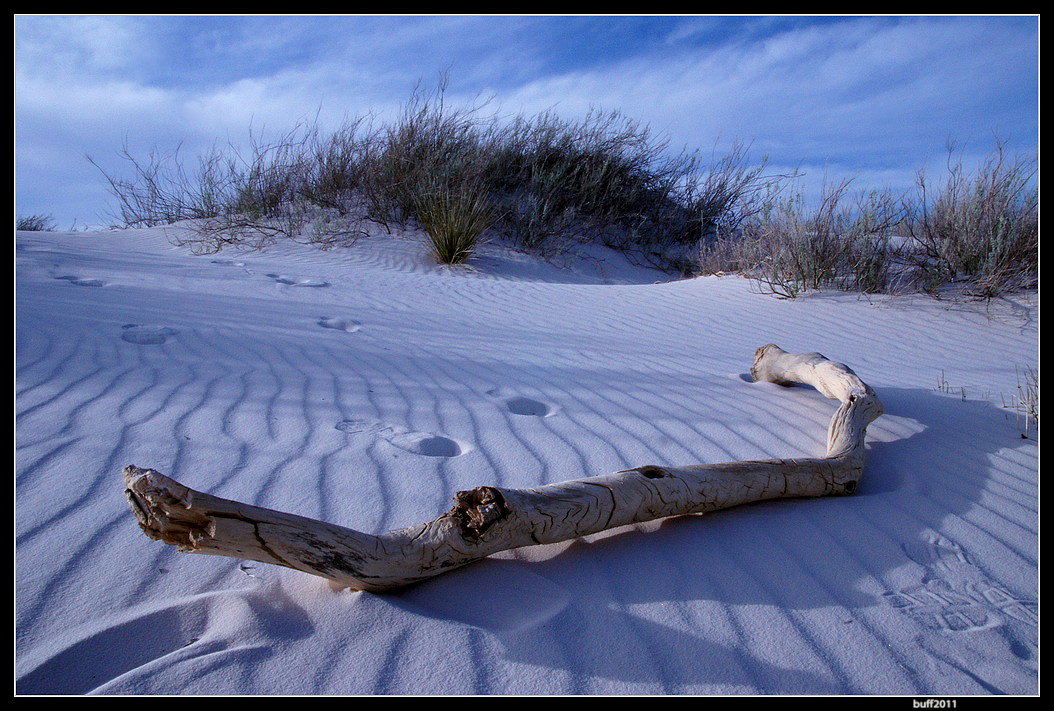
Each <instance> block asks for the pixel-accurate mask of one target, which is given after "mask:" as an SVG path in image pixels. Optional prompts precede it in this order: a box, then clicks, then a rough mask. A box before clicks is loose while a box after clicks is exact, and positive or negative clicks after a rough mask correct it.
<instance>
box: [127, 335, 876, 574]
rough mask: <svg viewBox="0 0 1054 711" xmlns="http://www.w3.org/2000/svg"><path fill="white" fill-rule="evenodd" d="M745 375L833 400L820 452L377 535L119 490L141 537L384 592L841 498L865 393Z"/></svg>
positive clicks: (521, 492)
mask: <svg viewBox="0 0 1054 711" xmlns="http://www.w3.org/2000/svg"><path fill="white" fill-rule="evenodd" d="M751 374H752V375H753V376H754V379H755V380H758V381H769V382H774V383H780V384H783V385H789V384H794V383H802V384H806V385H811V386H813V387H815V388H816V389H817V390H819V391H820V392H821V393H823V394H824V395H825V396H826V397H828V398H831V399H834V400H838V401H839V402H840V405H839V407H838V410H837V412H835V414H834V417H833V418H832V419H831V424H830V427H829V428H828V432H827V453H826V455H825V456H823V457H818V458H814V459H776V460H764V461H748V462H728V463H724V464H699V465H693V466H683V467H662V466H655V465H649V466H643V467H638V468H636V469H629V470H626V471H620V472H615V473H613V474H606V475H602V476H596V477H590V478H587V479H577V480H573V481H565V482H562V483H559V484H550V485H547V486H541V487H537V488H533V489H510V488H496V487H492V486H481V487H478V488H476V489H473V490H471V491H462V492H458V494H457V496H456V497H455V505H454V507H453V508H452V509H450V511H448V512H446V513H445V514H443V515H442V516H440V517H439V518H437V519H435V520H434V521H429V522H428V523H423V524H420V525H417V526H412V527H410V528H404V529H401V530H396V531H391V532H389V533H385V534H381V535H372V534H368V533H361V532H359V531H355V530H352V529H350V528H344V527H343V526H338V525H335V524H332V523H326V522H324V521H318V520H315V519H310V518H304V517H302V516H295V515H292V514H288V513H282V512H279V511H273V510H271V509H265V508H260V507H256V506H251V505H249V504H244V503H239V502H237V501H230V500H227V499H221V498H219V497H216V496H212V495H210V494H206V493H202V492H200V491H194V490H193V489H190V488H187V487H186V486H183V485H182V484H180V483H179V482H176V481H174V480H172V479H169V478H168V477H165V476H163V475H162V474H160V473H158V472H156V471H154V470H152V469H141V468H139V467H135V466H128V467H126V468H125V469H124V472H123V474H124V481H125V487H126V490H125V495H126V496H127V498H128V503H129V506H130V508H131V509H132V512H133V513H134V514H135V516H136V518H137V519H138V520H139V525H140V526H141V527H142V529H143V531H144V532H145V533H146V534H147V535H148V536H150V537H151V538H153V539H156V540H161V541H164V542H165V543H170V544H173V545H176V546H178V547H179V550H181V551H185V552H194V553H207V554H212V555H222V556H229V557H234V558H239V559H246V560H254V561H260V562H264V563H273V564H277V565H284V566H287V567H290V568H294V569H296V570H301V571H304V572H305V573H311V574H313V575H319V576H322V577H324V578H328V579H331V580H334V581H336V582H337V583H339V584H342V585H346V586H348V587H350V588H353V589H356V590H370V591H375V592H377V591H384V590H390V589H392V588H397V587H400V586H403V585H407V584H409V583H413V582H417V581H420V580H424V579H427V578H430V577H433V576H435V575H439V574H440V573H443V572H446V571H448V570H452V569H454V568H457V567H459V566H462V565H465V564H467V563H471V562H473V561H475V560H479V559H481V558H484V557H486V556H488V555H491V554H492V553H496V552H498V551H503V550H508V549H512V548H519V547H522V546H528V545H536V544H542V543H556V542H559V541H565V540H569V539H572V538H577V537H579V536H585V535H588V534H591V533H598V532H600V531H605V530H608V529H611V528H616V527H618V526H624V525H627V524H633V523H640V522H644V521H651V520H654V519H658V518H665V517H667V516H677V515H683V514H692V513H702V512H706V511H714V510H716V509H722V508H728V507H730V506H736V505H739V504H744V503H749V502H754V501H762V500H765V499H773V498H781V497H803V496H825V495H827V494H851V493H853V491H854V490H855V489H856V486H857V482H858V481H859V479H860V476H861V475H862V473H863V467H864V435H865V430H866V429H867V426H868V425H869V424H870V423H871V422H872V421H874V420H875V418H877V417H878V416H879V415H881V414H882V405H881V403H880V402H879V400H878V397H877V396H876V395H875V392H874V391H873V390H872V389H871V388H870V387H869V386H868V385H866V384H865V383H864V382H863V381H862V380H860V378H858V377H857V376H856V374H854V373H853V371H851V370H850V369H849V368H848V367H846V366H845V365H843V364H841V363H835V362H832V361H830V360H828V359H826V358H824V357H823V356H822V355H820V354H819V353H801V354H793V353H787V352H785V351H783V350H781V349H780V348H778V347H777V346H775V345H771V344H770V345H767V346H763V347H762V348H759V349H758V350H757V352H756V353H755V355H754V365H753V367H752V368H751Z"/></svg>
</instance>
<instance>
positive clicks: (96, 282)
mask: <svg viewBox="0 0 1054 711" xmlns="http://www.w3.org/2000/svg"><path fill="white" fill-rule="evenodd" d="M55 278H56V279H59V280H60V281H68V282H69V283H70V284H76V285H77V286H107V285H108V284H109V282H107V281H104V280H102V279H94V278H91V277H79V276H72V275H69V276H60V277H55Z"/></svg>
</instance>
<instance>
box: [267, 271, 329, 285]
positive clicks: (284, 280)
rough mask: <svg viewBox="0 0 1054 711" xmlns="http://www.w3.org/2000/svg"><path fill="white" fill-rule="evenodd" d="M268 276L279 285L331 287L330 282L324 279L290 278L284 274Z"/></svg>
mask: <svg viewBox="0 0 1054 711" xmlns="http://www.w3.org/2000/svg"><path fill="white" fill-rule="evenodd" d="M267 276H269V277H271V278H272V279H274V280H275V281H276V282H278V283H279V284H285V285H287V286H310V287H322V286H329V282H328V281H325V280H324V279H315V278H313V277H290V276H284V275H282V274H268V275H267Z"/></svg>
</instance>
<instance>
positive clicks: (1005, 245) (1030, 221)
mask: <svg viewBox="0 0 1054 711" xmlns="http://www.w3.org/2000/svg"><path fill="white" fill-rule="evenodd" d="M1037 170H1038V166H1037V161H1036V159H1035V158H1034V157H1033V158H1023V157H1020V156H1016V157H1014V158H1010V157H1009V156H1008V155H1007V154H1006V152H1005V146H1004V144H1003V143H1002V142H997V145H996V148H995V150H994V151H993V152H992V153H991V154H990V155H989V156H987V157H986V158H985V160H984V161H983V162H982V163H981V165H980V166H979V168H978V169H977V170H976V172H973V173H970V172H968V171H967V170H966V169H965V168H964V166H963V162H962V159H961V158H959V159H953V151H952V150H949V157H948V164H947V179H946V182H945V184H944V185H943V186H942V187H940V188H938V189H936V190H934V189H933V188H931V184H930V181H929V178H928V177H927V176H926V175H925V173H924V172H923V171H919V173H918V176H917V180H916V194H915V195H914V196H913V197H912V198H911V199H910V201H909V219H908V222H907V227H908V234H909V235H910V237H911V239H912V246H913V247H914V248H915V250H914V252H913V253H912V258H913V264H914V265H915V266H916V267H917V269H918V270H919V272H920V274H921V276H922V279H923V283H925V284H926V285H927V286H928V287H929V288H931V289H935V288H938V287H940V286H943V285H945V284H948V283H951V282H961V283H963V284H964V286H965V289H966V291H968V292H969V293H971V294H974V295H978V296H988V297H990V296H996V295H998V294H1000V293H1003V292H1006V291H1012V290H1015V289H1020V288H1031V287H1034V286H1036V284H1037V283H1038V278H1039V191H1038V186H1037V185H1036V183H1035V177H1036V175H1037Z"/></svg>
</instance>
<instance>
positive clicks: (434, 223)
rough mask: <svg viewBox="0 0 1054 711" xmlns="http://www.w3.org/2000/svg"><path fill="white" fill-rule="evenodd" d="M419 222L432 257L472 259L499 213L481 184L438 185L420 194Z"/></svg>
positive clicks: (457, 261) (445, 260) (458, 261)
mask: <svg viewBox="0 0 1054 711" xmlns="http://www.w3.org/2000/svg"><path fill="white" fill-rule="evenodd" d="M413 210H414V214H415V215H416V216H417V220H418V222H420V224H421V227H422V228H423V229H424V231H425V233H426V234H427V235H428V239H429V244H430V246H431V250H432V256H433V257H435V260H436V261H437V262H439V263H440V264H461V263H463V262H465V261H466V260H468V259H469V258H470V257H471V256H472V253H473V251H474V250H475V248H476V245H477V243H478V242H479V239H480V236H481V235H482V234H483V233H484V232H485V231H486V230H487V229H488V228H489V227H490V226H491V225H493V224H494V222H495V220H496V219H497V217H498V213H497V211H496V209H495V208H494V206H493V205H492V204H491V203H490V201H489V199H488V197H487V194H486V193H485V192H484V191H483V190H481V189H480V188H479V187H478V186H477V185H464V184H462V185H458V186H454V187H451V186H447V185H444V186H437V187H434V188H432V189H429V190H425V191H424V192H422V193H421V194H420V195H418V196H416V199H415V200H414V205H413Z"/></svg>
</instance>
